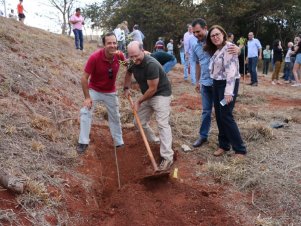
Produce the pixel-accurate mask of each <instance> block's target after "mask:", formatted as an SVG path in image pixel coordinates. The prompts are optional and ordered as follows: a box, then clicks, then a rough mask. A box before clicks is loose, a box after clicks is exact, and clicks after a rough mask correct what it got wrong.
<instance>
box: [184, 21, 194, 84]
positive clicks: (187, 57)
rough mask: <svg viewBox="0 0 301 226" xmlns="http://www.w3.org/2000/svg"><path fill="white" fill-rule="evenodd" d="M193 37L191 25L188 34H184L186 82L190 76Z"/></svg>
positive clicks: (188, 26) (188, 25) (188, 27)
mask: <svg viewBox="0 0 301 226" xmlns="http://www.w3.org/2000/svg"><path fill="white" fill-rule="evenodd" d="M192 36H193V33H192V26H191V24H187V32H186V33H185V34H184V37H183V42H184V52H185V64H184V80H185V81H186V80H188V74H189V69H188V68H189V52H188V51H189V39H190V37H192Z"/></svg>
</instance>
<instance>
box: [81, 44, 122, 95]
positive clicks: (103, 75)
mask: <svg viewBox="0 0 301 226" xmlns="http://www.w3.org/2000/svg"><path fill="white" fill-rule="evenodd" d="M119 60H122V61H124V60H125V57H124V55H123V53H122V52H118V54H116V55H115V56H114V59H113V62H112V63H110V62H109V61H108V59H107V58H106V57H105V50H104V49H100V50H98V51H96V52H94V53H93V54H92V55H91V56H90V57H89V59H88V61H87V64H86V66H85V72H86V73H88V74H89V75H90V81H89V88H90V89H93V90H95V91H97V92H102V93H112V92H115V91H116V86H115V82H116V76H117V73H118V70H119ZM109 71H112V73H111V75H112V78H110V72H109Z"/></svg>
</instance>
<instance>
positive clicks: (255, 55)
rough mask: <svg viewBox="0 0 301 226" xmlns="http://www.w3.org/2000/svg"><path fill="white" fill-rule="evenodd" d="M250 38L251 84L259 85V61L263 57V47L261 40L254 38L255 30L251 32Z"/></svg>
mask: <svg viewBox="0 0 301 226" xmlns="http://www.w3.org/2000/svg"><path fill="white" fill-rule="evenodd" d="M248 38H249V40H248V70H249V72H250V74H251V83H250V84H249V85H251V86H257V85H258V79H257V62H258V60H261V58H262V55H261V54H262V51H261V49H262V47H261V44H260V41H259V40H258V39H257V38H254V33H253V32H249V34H248Z"/></svg>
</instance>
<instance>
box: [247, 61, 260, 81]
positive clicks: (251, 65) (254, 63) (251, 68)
mask: <svg viewBox="0 0 301 226" xmlns="http://www.w3.org/2000/svg"><path fill="white" fill-rule="evenodd" d="M248 60H249V62H248V63H249V65H248V69H249V72H250V74H251V83H255V82H258V80H257V71H256V67H257V61H258V57H250V58H248Z"/></svg>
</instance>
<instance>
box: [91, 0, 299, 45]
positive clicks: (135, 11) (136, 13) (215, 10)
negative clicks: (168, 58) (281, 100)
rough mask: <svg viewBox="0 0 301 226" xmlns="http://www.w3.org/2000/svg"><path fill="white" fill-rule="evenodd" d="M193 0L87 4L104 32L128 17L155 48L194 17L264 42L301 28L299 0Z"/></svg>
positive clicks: (175, 35)
mask: <svg viewBox="0 0 301 226" xmlns="http://www.w3.org/2000/svg"><path fill="white" fill-rule="evenodd" d="M192 2H193V1H191V0H160V1H159V0H152V1H145V0H104V1H102V3H95V4H91V5H88V6H87V7H86V11H89V12H90V14H86V16H88V17H90V18H91V20H92V22H94V24H95V25H97V26H99V27H101V28H102V29H103V30H104V31H109V30H113V29H114V28H115V27H116V26H117V24H119V23H121V22H122V21H124V20H126V21H128V23H129V29H130V30H131V29H132V27H133V25H134V24H139V27H140V29H141V31H142V32H143V33H144V34H145V36H146V39H145V47H146V49H148V50H152V47H153V45H154V43H155V41H156V40H157V39H158V37H164V38H165V39H169V38H173V39H174V40H175V41H176V42H177V41H178V40H179V39H180V37H182V36H183V34H184V33H185V32H186V24H187V23H191V22H192V20H193V19H195V18H198V17H202V18H204V19H206V21H207V23H208V27H210V26H211V25H213V24H219V25H221V26H223V27H224V28H225V30H226V31H227V32H232V33H233V34H234V35H235V37H236V40H238V38H239V37H241V36H243V37H247V34H248V32H249V31H252V32H254V34H255V37H258V38H259V39H260V40H261V42H262V43H263V44H271V43H272V42H273V40H274V39H276V38H279V39H280V40H282V41H283V42H287V41H291V40H293V36H294V35H295V34H297V33H298V32H299V31H300V29H301V1H300V0H286V1H279V0H261V1H258V0H248V1H238V0H204V1H202V3H201V4H199V5H194V4H193V3H192Z"/></svg>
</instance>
